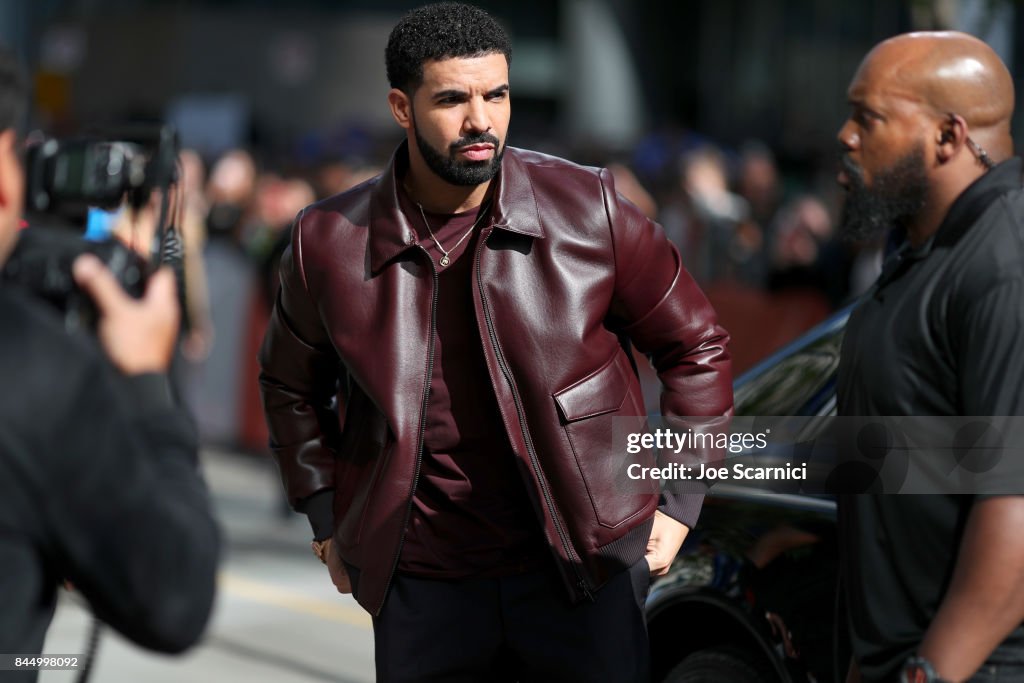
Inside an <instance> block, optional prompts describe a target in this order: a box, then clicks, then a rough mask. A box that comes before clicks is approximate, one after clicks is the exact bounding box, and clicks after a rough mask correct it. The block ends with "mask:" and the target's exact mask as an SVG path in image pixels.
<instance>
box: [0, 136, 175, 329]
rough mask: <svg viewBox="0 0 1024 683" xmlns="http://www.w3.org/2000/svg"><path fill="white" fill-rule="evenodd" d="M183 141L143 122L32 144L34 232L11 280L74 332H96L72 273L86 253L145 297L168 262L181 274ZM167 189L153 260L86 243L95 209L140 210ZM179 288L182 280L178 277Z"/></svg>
mask: <svg viewBox="0 0 1024 683" xmlns="http://www.w3.org/2000/svg"><path fill="white" fill-rule="evenodd" d="M177 157H178V140H177V135H176V133H175V131H174V129H173V128H171V127H170V126H166V125H142V126H134V127H130V128H121V129H118V130H117V131H110V132H109V133H108V134H107V135H102V136H101V135H95V136H90V137H84V138H77V139H69V140H57V139H54V138H49V139H42V140H40V141H37V142H35V143H33V144H31V145H30V146H29V147H28V149H27V151H26V158H25V178H26V187H25V212H26V217H27V219H28V227H27V228H26V229H25V230H23V231H22V233H21V235H20V236H19V239H18V244H17V246H16V248H15V250H14V253H13V254H11V257H10V259H8V261H7V264H6V266H5V267H4V269H3V273H2V277H3V279H4V280H7V281H9V282H14V283H16V284H19V285H22V286H25V287H27V288H28V289H29V290H31V291H33V292H34V293H36V294H37V295H39V296H40V297H42V298H43V299H45V300H46V301H49V302H50V303H52V304H53V305H54V306H56V307H57V309H58V310H59V311H61V313H62V314H63V315H64V323H65V327H67V328H68V329H80V328H88V329H92V328H94V327H95V323H96V310H95V307H94V305H93V303H92V301H91V299H89V297H88V296H87V295H85V293H83V292H82V291H81V290H80V289H79V288H78V287H77V286H76V285H75V282H74V279H73V278H72V276H71V264H72V263H73V262H74V260H75V259H76V258H77V257H78V256H79V255H81V254H83V253H87V252H88V253H92V254H95V255H96V256H98V257H99V258H100V260H102V261H103V262H104V263H105V264H106V265H107V267H108V268H110V270H111V271H112V272H113V274H114V276H115V277H116V278H117V280H118V281H119V282H120V283H121V286H122V287H124V289H125V291H127V292H128V293H129V294H131V295H133V296H135V297H140V296H142V293H143V292H144V291H145V288H146V280H147V278H148V275H149V273H150V272H151V271H152V270H154V269H155V268H156V267H157V266H159V265H160V264H162V263H170V264H171V265H172V266H177V267H178V268H179V269H180V262H181V244H180V242H179V241H178V236H177V233H176V230H175V229H174V227H173V225H172V224H170V223H169V221H168V215H169V211H168V209H169V207H170V195H171V192H170V190H171V187H172V186H173V185H175V184H176V183H177ZM154 190H158V191H160V192H161V196H160V211H159V217H158V219H157V224H156V233H155V239H154V244H153V245H147V246H148V247H149V248H150V249H151V256H150V257H149V258H148V259H147V258H144V257H142V256H140V255H139V254H137V253H136V252H134V251H133V250H131V249H129V248H128V247H126V246H125V245H123V244H122V243H121V242H120V241H118V240H117V239H115V238H114V237H104V238H103V239H100V240H87V239H85V237H84V235H83V233H84V230H85V225H86V219H87V216H88V214H89V211H90V209H100V210H103V211H111V210H114V209H117V208H118V207H121V206H125V207H126V208H127V209H128V210H130V211H133V212H138V211H139V210H141V209H142V208H143V207H145V206H147V205H148V204H149V201H150V197H151V196H152V193H153V192H154ZM179 283H180V278H179Z"/></svg>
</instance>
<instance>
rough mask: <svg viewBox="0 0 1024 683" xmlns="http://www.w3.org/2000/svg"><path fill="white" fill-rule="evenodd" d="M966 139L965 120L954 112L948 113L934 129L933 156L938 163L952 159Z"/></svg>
mask: <svg viewBox="0 0 1024 683" xmlns="http://www.w3.org/2000/svg"><path fill="white" fill-rule="evenodd" d="M966 141H967V121H965V120H964V117H962V116H958V115H956V114H948V115H947V116H946V118H944V119H943V120H942V123H940V124H939V126H938V127H937V128H936V130H935V143H936V147H935V156H936V158H938V160H939V162H940V163H946V162H947V161H949V160H950V159H952V158H953V157H954V156H955V155H956V153H957V151H958V150H959V149H960V148H961V147H963V146H964V143H965V142H966Z"/></svg>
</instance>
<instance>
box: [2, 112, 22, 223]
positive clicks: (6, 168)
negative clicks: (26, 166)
mask: <svg viewBox="0 0 1024 683" xmlns="http://www.w3.org/2000/svg"><path fill="white" fill-rule="evenodd" d="M17 145H18V136H17V134H16V133H15V131H14V129H13V128H8V129H6V130H4V131H2V132H0V209H2V210H5V211H6V210H9V209H10V208H11V206H12V203H18V202H20V200H21V199H20V197H16V196H14V195H15V194H16V193H17V192H19V191H20V188H21V183H19V182H16V180H17V178H19V177H20V174H21V162H20V161H19V160H18V150H17Z"/></svg>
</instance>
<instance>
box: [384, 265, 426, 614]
mask: <svg viewBox="0 0 1024 683" xmlns="http://www.w3.org/2000/svg"><path fill="white" fill-rule="evenodd" d="M420 249H423V247H422V246H421V247H420ZM423 253H425V254H426V255H427V260H428V261H430V271H431V273H432V274H433V281H434V289H433V291H432V292H431V295H430V339H429V341H428V342H427V347H428V349H427V377H426V382H425V383H424V387H423V401H422V403H421V404H420V430H419V437H418V438H417V444H416V468H415V470H414V471H413V475H412V488H411V489H410V490H409V504H408V505H407V506H406V508H405V521H404V522H403V523H402V535H401V536H400V537H399V539H398V549H397V550H396V551H395V559H394V561H392V563H391V573H390V574H388V580H387V583H385V584H384V597H383V598H382V599H381V601H380V604H378V605H377V610H376V612H380V610H381V608H382V607H383V606H384V600H386V599H387V594H388V590H389V589H390V588H391V582H392V581H394V579H395V572H396V571H398V561H399V559H401V557H402V548H403V547H405V532H406V529H407V528H408V526H409V517H410V516H411V515H412V506H413V501H414V499H415V497H416V487H417V486H419V484H420V467H421V466H422V465H423V438H424V434H425V433H426V429H427V406H428V404H429V402H430V380H431V379H432V378H433V376H434V338H435V337H436V336H437V284H438V276H437V268H435V267H434V260H433V258H431V256H430V252H428V251H427V250H426V249H423Z"/></svg>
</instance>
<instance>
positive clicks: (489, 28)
mask: <svg viewBox="0 0 1024 683" xmlns="http://www.w3.org/2000/svg"><path fill="white" fill-rule="evenodd" d="M496 52H498V53H501V54H503V55H505V61H506V62H509V63H510V64H511V61H512V44H511V42H509V39H508V35H507V34H506V33H505V29H503V28H502V27H501V25H500V24H499V23H498V22H497V21H495V19H494V17H492V16H491V15H490V14H488V13H487V12H485V11H483V10H482V9H480V8H479V7H473V6H472V5H464V4H462V3H460V2H438V3H434V4H432V5H424V6H423V7H420V8H418V9H414V10H412V11H411V12H409V13H408V14H406V15H405V16H404V17H402V20H401V21H399V22H398V24H397V25H396V26H395V28H393V29H392V30H391V36H390V37H389V38H388V47H387V50H386V51H385V53H384V59H385V63H386V64H387V71H388V81H389V82H390V83H391V87H392V88H398V89H399V90H401V91H403V92H405V93H408V94H411V93H412V92H413V91H414V90H416V88H418V87H419V86H420V85H421V84H422V83H423V65H424V64H425V63H426V62H428V61H430V60H432V59H449V58H451V57H482V56H483V55H489V54H493V53H496Z"/></svg>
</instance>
